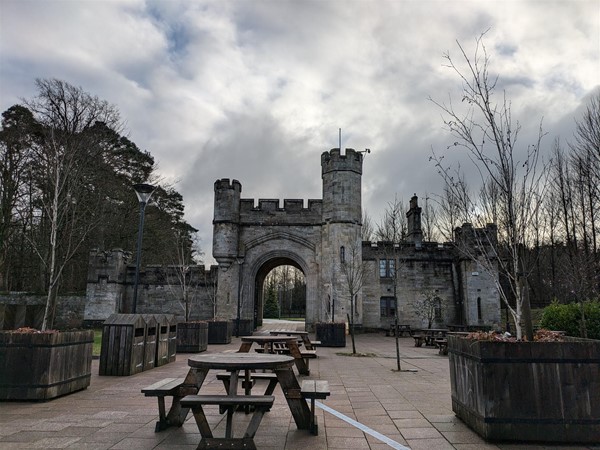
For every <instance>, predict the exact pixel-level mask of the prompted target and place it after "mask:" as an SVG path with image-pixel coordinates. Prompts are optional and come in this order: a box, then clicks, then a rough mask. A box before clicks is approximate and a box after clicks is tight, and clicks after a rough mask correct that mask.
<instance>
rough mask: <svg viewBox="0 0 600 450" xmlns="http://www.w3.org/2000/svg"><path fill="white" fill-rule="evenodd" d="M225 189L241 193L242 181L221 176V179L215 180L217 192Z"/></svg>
mask: <svg viewBox="0 0 600 450" xmlns="http://www.w3.org/2000/svg"><path fill="white" fill-rule="evenodd" d="M224 189H231V190H234V191H238V192H240V193H241V192H242V183H240V182H239V181H238V180H231V181H230V180H229V178H221V179H220V180H217V181H215V192H216V191H220V190H224Z"/></svg>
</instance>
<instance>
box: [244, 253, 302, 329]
mask: <svg viewBox="0 0 600 450" xmlns="http://www.w3.org/2000/svg"><path fill="white" fill-rule="evenodd" d="M254 295H255V302H254V305H255V319H256V320H255V323H256V325H260V324H262V319H263V318H277V319H292V320H304V319H305V317H306V276H305V274H304V271H303V270H302V269H301V267H300V265H299V264H298V263H297V262H295V261H294V260H292V259H290V258H286V257H278V258H273V259H270V260H268V261H267V262H265V263H264V264H263V265H262V266H261V267H260V269H259V270H258V272H257V274H256V285H255V290H254Z"/></svg>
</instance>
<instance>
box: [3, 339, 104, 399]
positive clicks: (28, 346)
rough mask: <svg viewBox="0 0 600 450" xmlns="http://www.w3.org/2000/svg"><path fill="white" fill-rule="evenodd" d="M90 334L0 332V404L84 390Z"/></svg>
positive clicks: (89, 363)
mask: <svg viewBox="0 0 600 450" xmlns="http://www.w3.org/2000/svg"><path fill="white" fill-rule="evenodd" d="M93 344H94V331H93V330H85V331H63V332H58V333H36V334H33V333H10V332H0V400H50V399H53V398H55V397H59V396H61V395H66V394H70V393H71V392H75V391H79V390H82V389H85V388H87V387H88V386H89V385H90V379H91V375H92V346H93Z"/></svg>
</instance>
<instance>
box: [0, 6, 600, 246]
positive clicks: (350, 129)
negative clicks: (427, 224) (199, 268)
mask: <svg viewBox="0 0 600 450" xmlns="http://www.w3.org/2000/svg"><path fill="white" fill-rule="evenodd" d="M488 29H489V31H488V33H487V34H486V37H485V44H486V47H487V49H488V52H489V53H490V55H491V58H492V59H491V71H492V72H493V73H497V74H499V75H500V84H499V85H500V86H501V87H502V88H503V89H505V90H506V93H507V95H508V96H509V97H510V99H511V100H512V106H513V116H514V117H515V118H517V119H518V120H519V121H520V123H521V125H522V126H523V135H522V139H523V141H522V142H523V144H524V145H525V144H526V143H528V142H527V141H528V139H531V136H533V133H534V132H535V131H537V128H538V125H539V121H540V119H541V118H542V117H543V126H544V130H545V131H546V132H547V133H548V134H547V136H546V138H545V140H544V142H543V145H544V147H545V149H546V150H549V149H550V148H551V146H552V143H553V140H554V139H555V138H556V137H558V136H560V137H561V139H563V140H569V139H570V138H571V137H572V134H573V128H574V120H575V119H576V118H577V117H579V116H580V114H581V110H582V107H583V105H584V104H585V102H586V98H587V97H589V95H591V93H592V92H593V91H594V90H595V89H598V86H599V85H600V0H570V1H569V0H558V1H547V0H521V1H508V0H495V1H493V0H489V1H486V0H478V1H451V0H403V1H401V0H388V1H384V0H380V1H374V0H373V1H369V0H353V1H352V0H330V1H327V0H314V1H301V0H294V1H291V0H290V1H285V0H254V1H253V0H238V1H227V0H225V1H196V0H195V1H191V0H190V1H176V0H169V1H142V0H105V1H101V0H79V1H75V0H70V1H69V0H1V1H0V38H1V39H0V83H1V84H0V109H1V110H2V111H5V110H6V109H7V108H9V107H10V106H11V105H13V104H15V103H18V102H19V101H20V99H21V98H30V97H32V96H33V95H34V94H35V85H34V81H35V78H59V79H62V80H65V81H67V82H69V83H71V84H74V85H76V86H81V87H82V88H84V89H85V90H86V91H88V92H90V93H92V94H94V95H97V96H99V97H100V98H102V99H105V100H107V101H109V102H110V103H113V104H115V105H116V106H117V107H118V109H119V110H120V112H121V115H122V117H123V118H124V119H125V120H126V124H127V133H128V135H129V138H130V139H131V140H132V141H134V142H135V143H136V144H137V145H138V146H139V147H140V148H142V149H144V150H147V151H149V152H150V153H151V154H152V155H153V156H154V157H155V159H156V161H157V162H158V166H159V171H160V174H161V175H162V177H163V178H164V179H165V180H166V181H168V182H172V183H176V185H175V186H176V189H177V190H178V191H179V192H181V193H182V195H183V197H184V202H185V207H186V218H187V220H188V221H189V222H190V223H191V224H192V225H193V226H195V227H196V228H198V229H199V230H200V237H201V239H202V247H203V249H204V251H205V252H206V253H207V255H208V256H210V254H211V246H212V224H211V221H212V216H213V184H214V182H215V180H217V179H219V178H235V179H237V180H239V181H240V182H241V183H242V196H243V197H244V198H255V199H258V198H280V199H283V198H302V199H308V198H321V178H320V177H321V172H320V154H321V153H322V152H323V151H327V150H329V149H331V148H334V147H338V129H340V128H341V129H342V147H343V148H346V147H349V148H354V149H356V150H364V149H365V148H370V149H371V151H372V152H371V153H370V154H369V155H367V156H366V158H365V161H364V171H363V208H365V209H366V210H367V212H368V213H369V214H370V215H371V216H372V217H373V218H374V219H375V220H378V219H379V216H380V214H381V212H382V211H383V209H384V208H385V206H386V203H387V202H389V201H391V200H393V198H394V195H398V197H399V198H404V199H405V200H408V199H409V198H410V196H412V194H413V193H417V195H419V196H420V197H424V196H425V194H426V193H430V194H433V193H439V192H440V186H441V180H440V178H439V175H437V173H436V170H435V168H434V167H433V164H432V163H430V162H429V161H428V160H429V156H430V155H431V150H432V148H433V149H435V151H436V152H443V151H445V148H446V146H447V145H448V144H449V143H451V142H453V139H452V138H451V137H450V136H449V135H448V134H447V133H446V132H445V131H444V129H443V123H442V118H441V113H440V111H439V109H438V108H437V107H436V106H435V105H434V104H433V103H432V102H431V101H429V100H428V97H430V96H431V97H432V98H435V99H437V100H442V101H443V100H444V99H446V98H447V97H448V95H450V94H454V93H456V91H457V90H458V89H459V88H460V83H459V81H458V79H457V78H456V76H455V74H453V73H452V72H451V70H449V69H448V68H446V67H444V59H443V55H444V53H445V52H447V51H449V52H450V54H451V55H452V56H456V57H458V53H457V51H458V49H457V45H456V41H457V40H458V41H460V42H461V44H462V45H463V46H464V47H465V48H466V50H467V51H472V50H473V49H474V45H475V40H476V38H477V37H478V36H479V35H480V34H481V33H482V32H484V31H486V30H488ZM530 130H531V131H530ZM132 195H133V193H132ZM130 250H133V249H130Z"/></svg>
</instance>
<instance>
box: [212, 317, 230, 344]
mask: <svg viewBox="0 0 600 450" xmlns="http://www.w3.org/2000/svg"><path fill="white" fill-rule="evenodd" d="M232 332H233V323H232V322H231V320H219V319H213V320H209V321H208V343H209V344H229V343H230V342H231V334H232Z"/></svg>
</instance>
